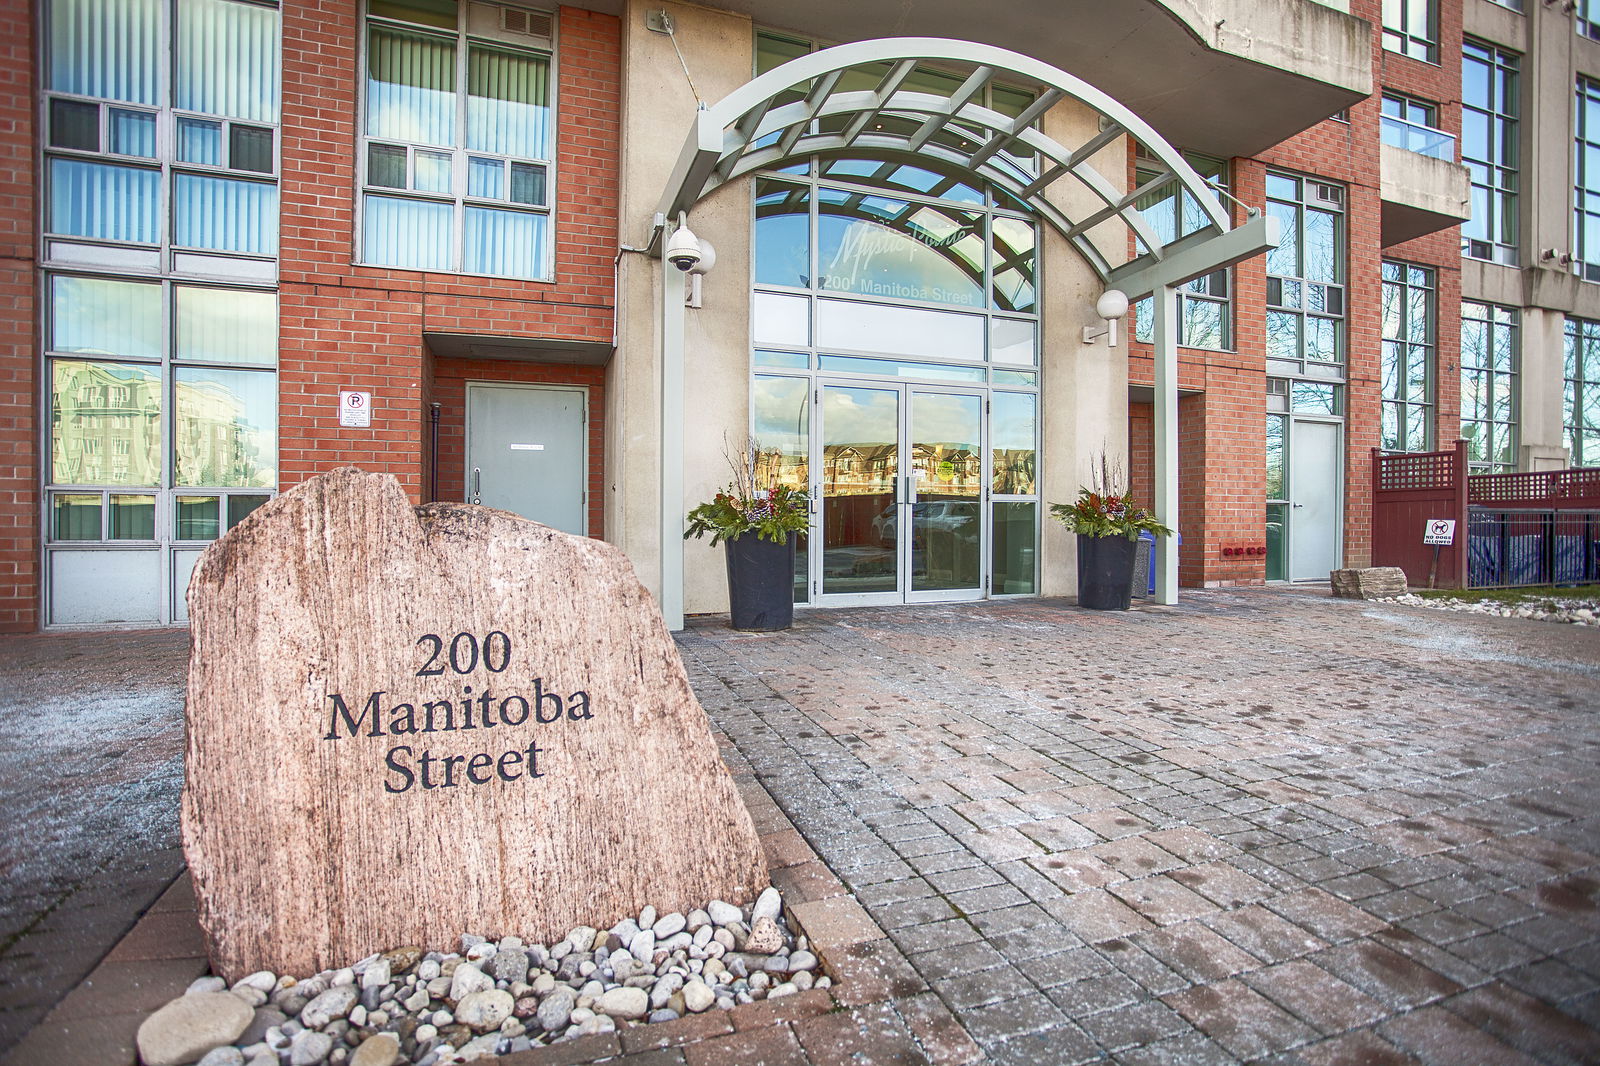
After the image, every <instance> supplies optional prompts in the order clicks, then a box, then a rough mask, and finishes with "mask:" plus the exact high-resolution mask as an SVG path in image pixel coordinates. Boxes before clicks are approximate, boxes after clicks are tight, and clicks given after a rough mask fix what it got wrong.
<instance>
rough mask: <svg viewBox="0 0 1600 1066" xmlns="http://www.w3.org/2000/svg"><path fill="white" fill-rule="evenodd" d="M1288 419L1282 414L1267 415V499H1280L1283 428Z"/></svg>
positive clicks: (1281, 496)
mask: <svg viewBox="0 0 1600 1066" xmlns="http://www.w3.org/2000/svg"><path fill="white" fill-rule="evenodd" d="M1287 422H1288V419H1286V418H1284V416H1283V415H1268V416H1267V499H1269V500H1281V499H1284V498H1285V497H1284V495H1283V471H1284V454H1285V453H1284V430H1285V425H1286V424H1287Z"/></svg>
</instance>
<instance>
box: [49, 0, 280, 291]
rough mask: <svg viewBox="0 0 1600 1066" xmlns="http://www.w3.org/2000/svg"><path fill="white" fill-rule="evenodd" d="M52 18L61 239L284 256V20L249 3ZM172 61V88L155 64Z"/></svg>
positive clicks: (101, 7) (53, 195) (75, 5)
mask: <svg viewBox="0 0 1600 1066" xmlns="http://www.w3.org/2000/svg"><path fill="white" fill-rule="evenodd" d="M47 6H48V25H47V29H46V37H47V43H46V48H45V54H46V67H47V74H46V78H45V82H46V84H47V86H48V92H49V96H48V100H47V104H48V116H49V119H48V125H49V131H48V135H47V138H46V143H47V144H48V146H49V156H48V158H47V160H46V171H45V173H46V182H45V184H46V188H45V196H46V203H47V208H46V228H47V230H48V232H50V233H52V234H57V235H60V236H63V237H73V238H80V239H85V240H91V241H105V242H116V243H124V244H138V245H151V246H156V245H161V244H164V243H166V244H174V245H177V246H180V247H184V248H192V249H199V250H203V251H207V252H216V253H223V254H229V255H243V256H255V257H264V258H265V257H273V256H276V255H277V245H278V187H277V183H276V182H275V181H274V180H273V176H274V175H275V174H276V172H277V162H276V154H277V153H276V140H277V129H276V123H277V122H278V107H279V104H278V98H279V85H278V61H279V60H278V11H277V9H276V8H274V7H268V6H263V5H261V4H253V3H244V2H241V0H173V2H170V3H169V2H165V0H49V3H48V5H47ZM161 55H170V56H171V66H170V71H171V78H170V79H165V78H163V77H161V76H160V75H161V71H162V69H163V66H162V64H161V63H158V62H155V61H153V59H152V57H155V56H161ZM129 105H144V106H129ZM178 111H181V112H182V114H177V113H175V112H178ZM163 127H165V129H166V134H165V135H163V134H162V130H163ZM97 156H98V157H108V156H109V157H116V158H117V159H119V160H120V161H119V162H110V161H106V160H105V159H97V158H94V157H97ZM228 172H233V173H234V174H249V175H253V176H254V180H249V181H246V180H240V178H239V177H236V176H230V175H229V174H228ZM164 206H165V210H167V211H168V212H169V215H168V216H167V217H165V218H163V217H162V211H163V207H164ZM81 255H82V253H81V252H80V253H79V256H80V258H79V259H78V260H77V261H82V259H81Z"/></svg>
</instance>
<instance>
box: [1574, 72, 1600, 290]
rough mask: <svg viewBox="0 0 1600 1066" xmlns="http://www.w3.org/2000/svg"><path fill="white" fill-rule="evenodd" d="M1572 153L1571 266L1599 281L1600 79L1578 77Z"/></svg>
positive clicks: (1588, 277) (1592, 279)
mask: <svg viewBox="0 0 1600 1066" xmlns="http://www.w3.org/2000/svg"><path fill="white" fill-rule="evenodd" d="M1574 125H1575V126H1576V128H1577V144H1576V148H1575V150H1574V152H1573V183H1574V187H1573V223H1572V228H1573V235H1572V253H1573V259H1574V260H1575V262H1574V264H1573V266H1574V268H1575V269H1576V270H1577V271H1578V273H1579V275H1580V276H1581V277H1583V278H1584V279H1586V280H1588V281H1600V81H1591V80H1590V79H1588V78H1579V79H1578V102H1577V113H1576V115H1575V117H1574Z"/></svg>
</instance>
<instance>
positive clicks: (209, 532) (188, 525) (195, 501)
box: [173, 496, 218, 540]
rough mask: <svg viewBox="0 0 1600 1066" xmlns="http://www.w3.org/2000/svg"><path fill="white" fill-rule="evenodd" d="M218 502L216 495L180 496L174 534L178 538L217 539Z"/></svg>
mask: <svg viewBox="0 0 1600 1066" xmlns="http://www.w3.org/2000/svg"><path fill="white" fill-rule="evenodd" d="M217 504H218V501H217V497H215V496H179V497H178V498H177V500H176V501H175V508H174V515H173V518H174V522H173V536H174V537H175V538H176V539H177V540H216V539H217Z"/></svg>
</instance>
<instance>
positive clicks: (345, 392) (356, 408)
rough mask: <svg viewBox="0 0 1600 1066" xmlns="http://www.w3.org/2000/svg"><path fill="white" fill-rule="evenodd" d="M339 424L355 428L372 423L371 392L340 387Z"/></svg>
mask: <svg viewBox="0 0 1600 1066" xmlns="http://www.w3.org/2000/svg"><path fill="white" fill-rule="evenodd" d="M339 425H341V426H353V427H356V428H361V427H364V426H370V425H372V393H370V392H357V391H355V390H354V389H340V390H339Z"/></svg>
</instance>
